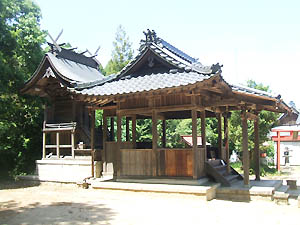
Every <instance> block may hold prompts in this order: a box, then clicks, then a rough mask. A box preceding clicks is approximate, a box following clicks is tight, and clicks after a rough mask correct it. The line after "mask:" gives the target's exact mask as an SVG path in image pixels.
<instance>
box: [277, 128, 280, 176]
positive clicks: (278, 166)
mask: <svg viewBox="0 0 300 225" xmlns="http://www.w3.org/2000/svg"><path fill="white" fill-rule="evenodd" d="M276 169H277V171H280V131H277V165H276Z"/></svg>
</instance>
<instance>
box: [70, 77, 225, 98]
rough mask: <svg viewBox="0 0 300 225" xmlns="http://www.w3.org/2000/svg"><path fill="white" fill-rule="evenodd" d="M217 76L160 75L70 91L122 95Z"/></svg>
mask: <svg viewBox="0 0 300 225" xmlns="http://www.w3.org/2000/svg"><path fill="white" fill-rule="evenodd" d="M215 76H220V75H215ZM215 76H207V75H203V74H199V73H196V72H177V73H159V74H150V75H143V76H138V77H131V78H128V79H119V80H114V81H110V82H109V81H108V82H105V83H103V84H101V85H97V86H93V87H91V88H84V89H82V88H76V87H75V88H71V89H70V91H71V92H73V93H76V94H82V95H88V96H112V95H122V94H129V93H138V92H148V91H152V90H159V89H164V88H175V87H180V86H186V85H191V84H195V83H197V82H202V81H204V80H207V79H210V78H212V79H213V77H215Z"/></svg>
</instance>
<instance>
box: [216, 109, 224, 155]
mask: <svg viewBox="0 0 300 225" xmlns="http://www.w3.org/2000/svg"><path fill="white" fill-rule="evenodd" d="M217 120H218V151H219V154H218V155H219V157H220V159H223V160H225V156H224V152H223V138H222V114H221V113H217Z"/></svg>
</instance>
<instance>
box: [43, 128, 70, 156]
mask: <svg viewBox="0 0 300 225" xmlns="http://www.w3.org/2000/svg"><path fill="white" fill-rule="evenodd" d="M75 130H76V123H75V122H71V123H57V124H47V123H44V125H43V158H46V149H51V148H52V149H56V155H57V158H60V149H61V148H70V149H71V154H72V157H73V158H75V151H74V150H75ZM62 132H64V133H65V132H67V133H68V132H70V139H71V140H70V143H71V144H60V134H61V133H62ZM47 133H56V143H55V145H54V144H49V145H47V144H46V135H47Z"/></svg>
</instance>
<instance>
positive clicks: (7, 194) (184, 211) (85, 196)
mask: <svg viewBox="0 0 300 225" xmlns="http://www.w3.org/2000/svg"><path fill="white" fill-rule="evenodd" d="M206 222H207V223H209V224H222V225H223V224H230V225H235V224H239V225H240V224H264V225H266V224H272V225H276V224H288V225H299V224H300V208H298V207H297V206H296V205H288V206H287V205H276V204H275V203H274V202H271V201H270V202H268V201H252V202H250V203H245V202H231V201H221V200H212V201H210V202H206V201H204V200H201V199H199V197H197V196H194V195H183V194H159V193H143V192H130V191H113V190H94V189H82V188H78V187H77V186H75V185H61V184H42V185H38V186H35V185H32V186H28V184H26V185H24V184H22V183H17V184H12V183H8V182H6V183H3V182H2V183H0V224H1V225H2V224H33V225H35V224H128V225H129V224H138V225H143V224H172V225H174V224H181V225H182V224H186V225H188V224H203V223H206Z"/></svg>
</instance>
